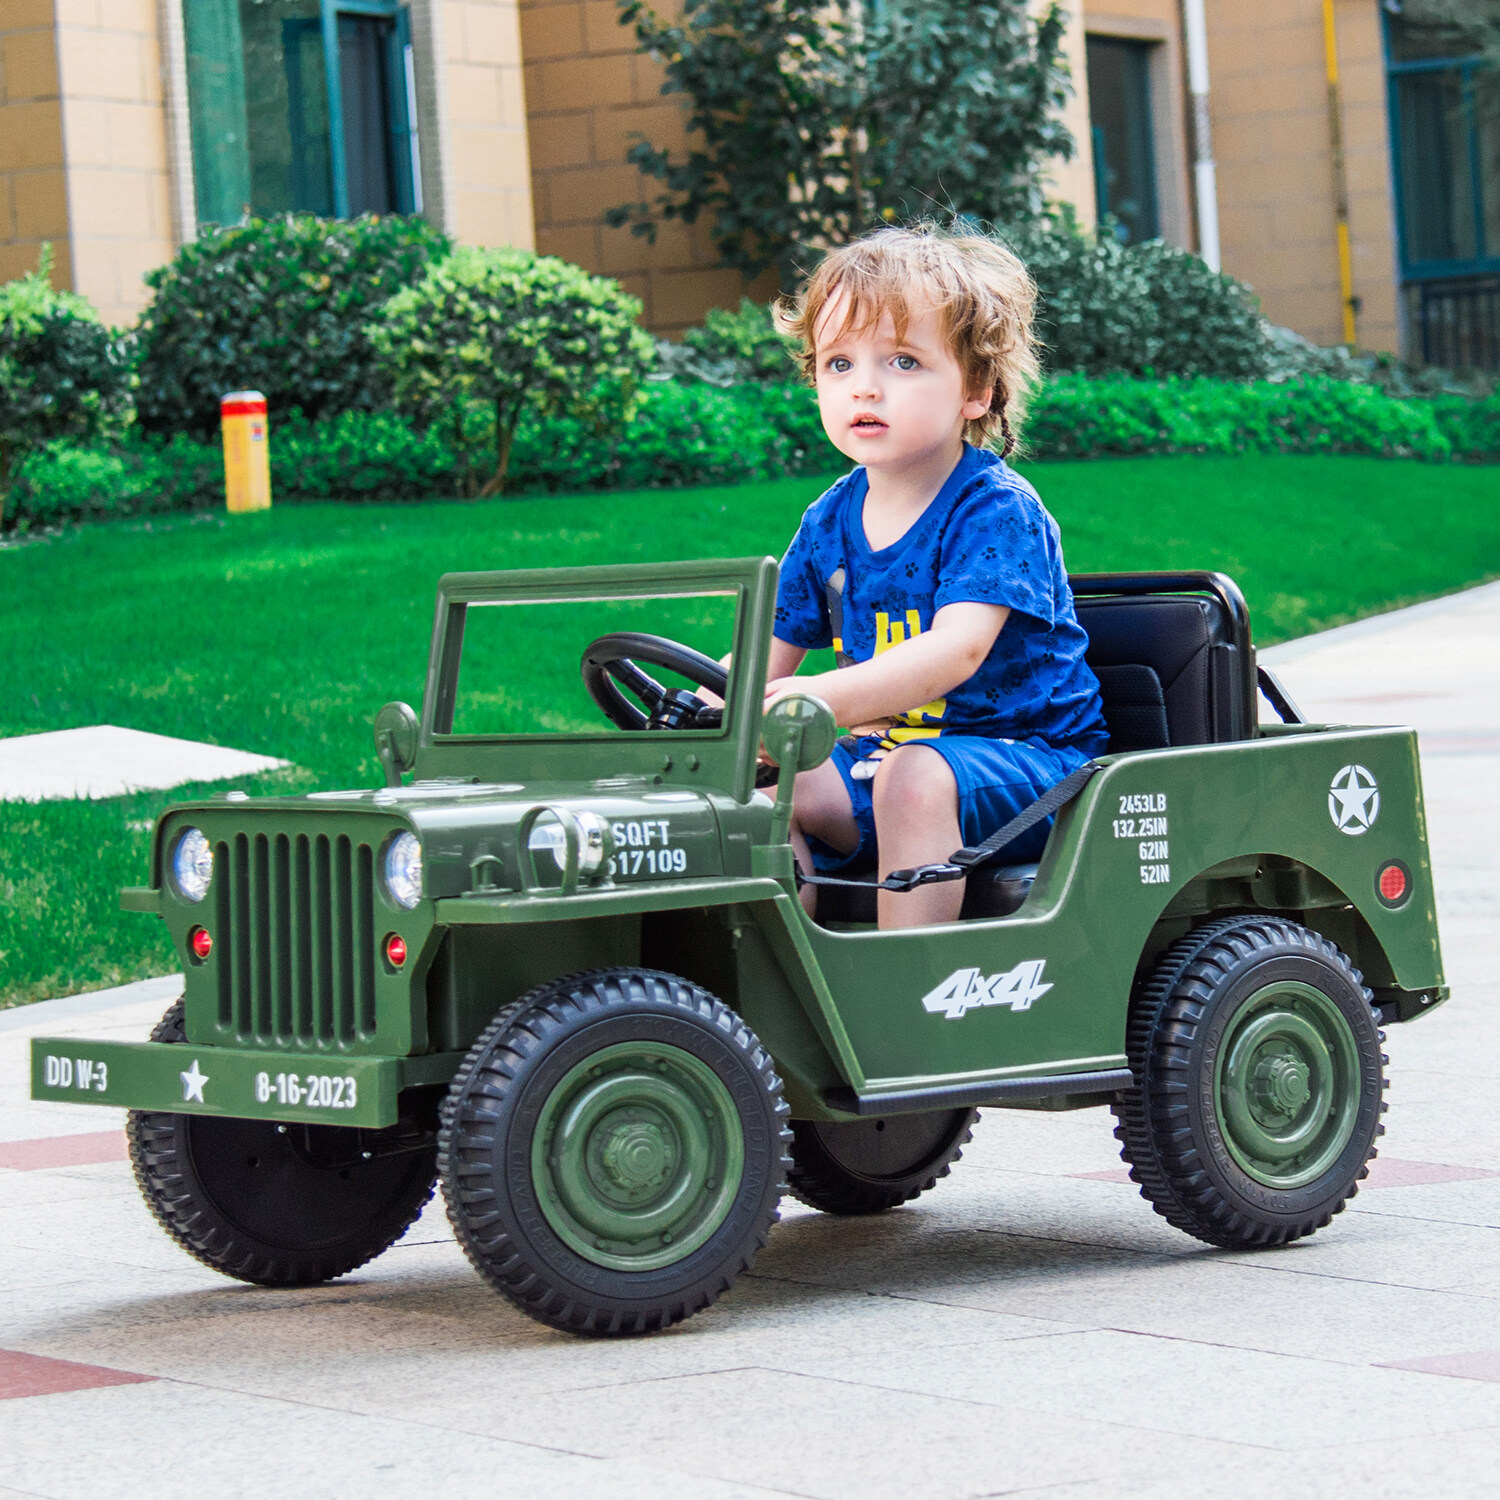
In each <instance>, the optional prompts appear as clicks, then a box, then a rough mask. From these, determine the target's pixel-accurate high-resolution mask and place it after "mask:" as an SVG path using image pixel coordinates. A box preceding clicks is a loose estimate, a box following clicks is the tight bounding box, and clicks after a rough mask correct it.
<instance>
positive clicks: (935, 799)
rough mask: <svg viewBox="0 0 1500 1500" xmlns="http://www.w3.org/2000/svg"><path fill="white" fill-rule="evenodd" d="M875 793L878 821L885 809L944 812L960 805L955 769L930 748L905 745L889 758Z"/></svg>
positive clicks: (880, 773)
mask: <svg viewBox="0 0 1500 1500" xmlns="http://www.w3.org/2000/svg"><path fill="white" fill-rule="evenodd" d="M872 792H873V796H874V802H875V816H876V819H877V820H878V819H879V817H880V814H881V812H882V811H883V810H892V811H894V810H896V809H897V808H899V809H901V810H902V811H903V812H906V813H913V812H927V813H943V812H951V811H952V810H953V809H954V808H956V807H957V806H958V782H957V781H956V780H955V779H954V776H953V768H952V767H951V766H950V765H949V764H948V762H947V760H945V759H944V757H943V756H941V755H939V754H938V753H937V751H936V750H932V749H929V748H928V747H927V746H926V745H903V746H901V748H900V749H899V750H893V751H892V752H891V753H890V754H889V755H888V756H886V758H885V763H884V764H883V765H882V766H881V768H880V772H879V774H878V775H877V776H876V777H875V785H874V787H873V788H872Z"/></svg>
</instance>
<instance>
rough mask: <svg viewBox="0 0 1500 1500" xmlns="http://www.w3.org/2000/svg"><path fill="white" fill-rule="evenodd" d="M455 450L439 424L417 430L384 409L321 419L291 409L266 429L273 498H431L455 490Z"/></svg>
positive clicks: (274, 499)
mask: <svg viewBox="0 0 1500 1500" xmlns="http://www.w3.org/2000/svg"><path fill="white" fill-rule="evenodd" d="M456 467H457V466H456V462H455V460H454V457H453V450H452V448H451V447H450V446H449V445H448V443H447V441H446V440H445V438H444V435H443V433H442V432H441V430H440V429H438V428H436V427H431V428H429V429H428V430H427V431H426V432H419V431H418V430H417V429H416V428H415V427H414V426H413V425H412V423H411V422H410V421H408V420H407V419H406V418H405V417H402V416H399V415H397V414H396V413H395V412H389V411H346V412H340V413H339V415H338V416H336V417H333V418H331V419H330V420H328V421H324V422H317V423H313V422H309V421H307V420H306V419H305V418H304V417H303V416H302V414H301V412H297V413H295V414H294V415H293V416H292V417H291V418H290V419H289V420H287V421H284V422H281V423H279V424H278V425H277V426H276V427H274V428H273V429H272V431H271V496H272V500H273V502H274V501H276V500H326V499H330V498H332V499H339V500H345V499H347V500H428V499H431V498H432V497H433V496H434V495H442V494H449V495H451V494H453V492H454V484H455V480H454V474H455V469H456Z"/></svg>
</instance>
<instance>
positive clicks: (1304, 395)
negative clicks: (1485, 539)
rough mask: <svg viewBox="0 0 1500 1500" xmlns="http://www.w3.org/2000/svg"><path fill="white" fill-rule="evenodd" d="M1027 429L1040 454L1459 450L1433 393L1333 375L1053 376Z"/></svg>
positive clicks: (1397, 454) (1438, 455)
mask: <svg viewBox="0 0 1500 1500" xmlns="http://www.w3.org/2000/svg"><path fill="white" fill-rule="evenodd" d="M1025 439H1026V445H1027V447H1028V448H1029V450H1030V451H1031V454H1032V456H1033V457H1036V458H1096V457H1104V456H1107V455H1116V454H1148V453H1367V454H1375V455H1379V456H1383V457H1387V458H1424V459H1435V460H1441V459H1447V458H1451V457H1453V456H1454V454H1455V452H1456V451H1457V450H1456V448H1455V444H1454V442H1453V439H1452V437H1451V436H1449V435H1448V434H1447V433H1445V431H1444V430H1443V427H1442V425H1441V424H1440V422H1439V420H1438V416H1437V412H1436V410H1435V408H1434V406H1433V404H1432V403H1431V402H1430V401H1419V400H1417V401H1401V400H1396V399H1394V398H1392V397H1390V396H1387V395H1386V394H1385V393H1384V392H1383V391H1381V390H1379V389H1377V388H1376V387H1374V386H1368V385H1354V384H1351V383H1349V382H1347V381H1342V380H1330V379H1328V378H1327V377H1326V376H1308V377H1306V378H1305V379H1303V380H1299V381H1289V382H1287V383H1285V384H1280V385H1273V384H1270V383H1269V382H1266V381H1257V382H1255V383H1253V384H1252V383H1240V382H1237V381H1225V380H1208V379H1204V378H1201V377H1199V378H1177V379H1169V380H1161V381H1144V380H1130V379H1125V378H1115V379H1090V378H1087V377H1084V376H1078V375H1059V376H1054V377H1053V378H1052V379H1050V380H1048V381H1047V383H1046V384H1045V385H1044V386H1043V387H1042V389H1041V390H1040V391H1039V392H1038V393H1037V395H1036V398H1035V399H1034V400H1033V402H1032V404H1031V407H1030V410H1029V412H1028V414H1027V419H1026V432H1025ZM1459 456H1462V457H1470V456H1474V457H1481V456H1483V455H1481V454H1473V455H1471V454H1470V453H1469V452H1468V451H1467V450H1465V451H1463V452H1461V453H1460V454H1459Z"/></svg>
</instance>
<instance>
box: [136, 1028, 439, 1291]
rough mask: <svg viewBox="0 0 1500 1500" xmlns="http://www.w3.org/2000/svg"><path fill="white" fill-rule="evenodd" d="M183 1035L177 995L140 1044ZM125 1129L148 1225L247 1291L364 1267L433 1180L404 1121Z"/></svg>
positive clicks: (189, 1118)
mask: <svg viewBox="0 0 1500 1500" xmlns="http://www.w3.org/2000/svg"><path fill="white" fill-rule="evenodd" d="M184 1039H185V1036H184V1031H183V1007H182V1001H180V1000H179V1001H177V1002H176V1004H174V1005H173V1006H172V1007H171V1008H170V1009H169V1010H168V1011H167V1013H166V1015H165V1016H163V1017H162V1019H161V1020H160V1021H159V1022H158V1023H157V1026H156V1029H155V1030H154V1031H153V1032H152V1033H151V1040H152V1041H153V1042H181V1041H183V1040H184ZM125 1134H126V1136H127V1138H128V1140H129V1143H130V1160H131V1164H132V1165H133V1166H134V1168H135V1180H136V1182H137V1183H138V1184H139V1185H140V1189H141V1193H142V1195H143V1196H144V1197H145V1199H146V1204H147V1206H148V1207H149V1208H150V1210H151V1212H152V1214H153V1215H154V1216H155V1218H156V1221H157V1223H158V1224H160V1225H161V1227H162V1228H163V1229H165V1230H166V1232H167V1233H168V1234H169V1235H171V1236H172V1238H173V1239H174V1240H176V1241H177V1243H178V1244H179V1245H181V1246H182V1248H183V1249H184V1250H186V1251H187V1252H188V1254H189V1255H192V1256H195V1257H196V1258H197V1259H198V1260H201V1261H202V1262H203V1263H204V1264H205V1265H207V1266H212V1267H213V1269H214V1270H216V1271H222V1272H223V1273H224V1275H226V1276H233V1277H235V1278H236V1279H237V1280H239V1281H248V1282H252V1283H254V1284H256V1285H258V1286H312V1285H315V1284H316V1283H318V1282H320V1281H331V1280H332V1279H333V1278H334V1277H335V1276H343V1275H345V1274H346V1273H347V1272H349V1271H352V1270H354V1269H355V1268H356V1267H357V1266H362V1265H364V1264H365V1262H366V1261H370V1260H373V1259H374V1258H375V1257H376V1256H377V1255H379V1254H380V1253H381V1251H383V1250H387V1249H389V1248H390V1246H391V1245H393V1244H394V1243H395V1242H396V1241H397V1240H398V1239H400V1238H401V1236H402V1235H403V1234H405V1233H406V1231H407V1229H409V1228H410V1227H411V1225H412V1223H413V1222H414V1221H415V1220H416V1218H417V1216H418V1215H419V1214H420V1213H421V1212H422V1208H423V1206H424V1205H425V1204H426V1203H427V1201H428V1200H429V1199H430V1198H431V1197H432V1190H433V1185H434V1182H435V1180H436V1172H437V1164H436V1154H437V1148H436V1142H435V1141H434V1140H433V1137H432V1134H431V1132H430V1130H429V1131H423V1130H422V1129H421V1128H420V1127H418V1126H416V1125H414V1124H411V1123H408V1122H402V1123H401V1124H398V1125H393V1126H391V1127H390V1128H389V1129H386V1130H358V1129H352V1128H349V1127H345V1126H339V1125H285V1126H281V1125H277V1124H276V1123H275V1122H274V1121H270V1120H243V1119H225V1118H221V1117H219V1116H214V1115H175V1114H163V1113H157V1112H154V1111H148V1110H131V1111H130V1113H129V1115H128V1116H127V1118H126V1122H125ZM367 1152H368V1153H370V1154H369V1155H368V1156H366V1155H365V1153H367Z"/></svg>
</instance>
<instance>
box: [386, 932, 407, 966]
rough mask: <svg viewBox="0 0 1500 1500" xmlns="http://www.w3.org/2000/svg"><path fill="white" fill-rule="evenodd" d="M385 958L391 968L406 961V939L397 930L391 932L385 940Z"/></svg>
mask: <svg viewBox="0 0 1500 1500" xmlns="http://www.w3.org/2000/svg"><path fill="white" fill-rule="evenodd" d="M385 960H386V962H387V963H388V964H389V965H390V966H391V967H392V968H393V969H399V968H400V967H401V965H402V964H404V963H405V962H406V939H405V938H404V937H402V936H401V934H400V933H399V932H393V933H392V934H391V935H390V936H389V937H388V938H387V939H386V940H385Z"/></svg>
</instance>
